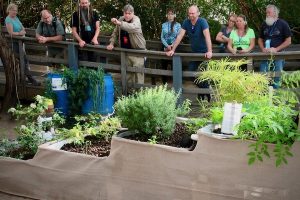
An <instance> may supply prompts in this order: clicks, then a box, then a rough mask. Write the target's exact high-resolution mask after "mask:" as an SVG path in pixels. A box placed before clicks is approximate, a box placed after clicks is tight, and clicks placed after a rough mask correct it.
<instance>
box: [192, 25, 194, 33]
mask: <svg viewBox="0 0 300 200" xmlns="http://www.w3.org/2000/svg"><path fill="white" fill-rule="evenodd" d="M192 33H193V34H194V33H195V25H192Z"/></svg>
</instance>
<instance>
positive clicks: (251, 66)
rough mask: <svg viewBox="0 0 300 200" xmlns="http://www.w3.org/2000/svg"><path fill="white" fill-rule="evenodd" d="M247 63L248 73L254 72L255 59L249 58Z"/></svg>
mask: <svg viewBox="0 0 300 200" xmlns="http://www.w3.org/2000/svg"><path fill="white" fill-rule="evenodd" d="M247 61H248V63H247V71H253V58H252V57H248V59H247Z"/></svg>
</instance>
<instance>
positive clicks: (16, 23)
mask: <svg viewBox="0 0 300 200" xmlns="http://www.w3.org/2000/svg"><path fill="white" fill-rule="evenodd" d="M6 12H7V14H8V15H7V17H6V18H5V26H6V28H7V32H8V33H9V34H10V35H13V36H24V35H25V34H26V31H25V28H24V26H23V25H22V23H21V21H20V20H19V18H18V17H17V14H18V6H17V5H16V4H14V3H10V4H9V5H8V6H7V9H6Z"/></svg>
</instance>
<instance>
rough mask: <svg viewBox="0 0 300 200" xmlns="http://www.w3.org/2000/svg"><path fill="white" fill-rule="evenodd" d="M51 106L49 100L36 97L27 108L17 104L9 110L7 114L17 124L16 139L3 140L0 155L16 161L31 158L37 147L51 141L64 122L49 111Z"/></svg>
mask: <svg viewBox="0 0 300 200" xmlns="http://www.w3.org/2000/svg"><path fill="white" fill-rule="evenodd" d="M49 106H50V107H49ZM51 106H52V105H51V104H49V99H47V98H45V97H43V96H40V95H37V96H36V97H35V102H34V103H31V104H30V105H29V106H24V105H21V104H19V105H17V107H16V108H10V109H9V110H8V113H10V114H11V115H12V117H13V118H14V119H15V120H16V121H18V122H19V125H18V126H17V127H16V131H17V139H16V140H13V141H10V140H8V139H3V140H2V141H1V145H0V146H1V147H2V148H1V150H0V152H1V153H0V154H1V155H2V156H8V157H14V158H18V159H30V158H32V157H33V156H34V155H35V153H36V152H37V149H38V146H39V145H41V144H43V143H45V142H47V141H49V140H51V139H52V138H53V136H54V134H55V129H56V128H58V127H59V126H60V125H62V124H64V122H65V121H64V118H62V117H61V116H60V115H59V114H58V113H56V112H54V111H52V110H51ZM49 109H50V110H49ZM49 111H50V112H51V113H49Z"/></svg>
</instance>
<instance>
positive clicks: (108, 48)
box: [106, 44, 114, 51]
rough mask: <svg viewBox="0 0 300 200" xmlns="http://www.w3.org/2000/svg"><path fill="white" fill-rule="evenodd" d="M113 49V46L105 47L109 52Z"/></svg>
mask: <svg viewBox="0 0 300 200" xmlns="http://www.w3.org/2000/svg"><path fill="white" fill-rule="evenodd" d="M113 48H114V45H113V44H109V45H107V46H106V49H107V50H110V51H111V50H113Z"/></svg>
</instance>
